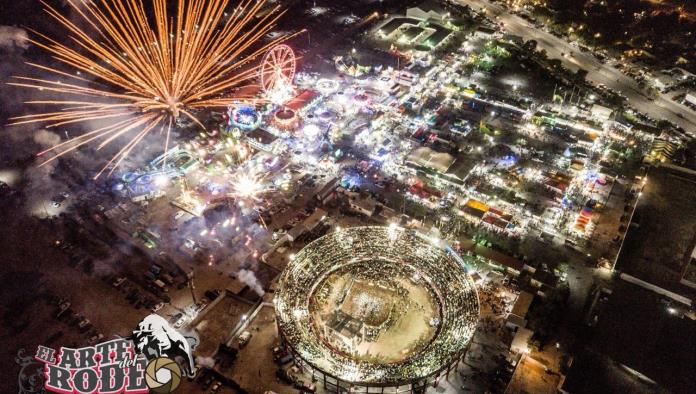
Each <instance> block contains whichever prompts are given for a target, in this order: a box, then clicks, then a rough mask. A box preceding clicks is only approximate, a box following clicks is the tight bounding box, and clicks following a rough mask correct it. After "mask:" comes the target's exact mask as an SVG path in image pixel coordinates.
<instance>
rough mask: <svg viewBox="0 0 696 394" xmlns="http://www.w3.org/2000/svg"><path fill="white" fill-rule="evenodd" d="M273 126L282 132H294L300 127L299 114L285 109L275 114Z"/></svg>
mask: <svg viewBox="0 0 696 394" xmlns="http://www.w3.org/2000/svg"><path fill="white" fill-rule="evenodd" d="M273 124H274V126H276V127H277V128H279V129H281V130H294V129H296V128H297V126H299V124H300V119H299V117H298V116H297V113H296V112H295V111H293V110H291V109H290V108H283V109H280V110H278V111H276V113H274V114H273Z"/></svg>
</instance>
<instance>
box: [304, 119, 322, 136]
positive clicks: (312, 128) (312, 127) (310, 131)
mask: <svg viewBox="0 0 696 394" xmlns="http://www.w3.org/2000/svg"><path fill="white" fill-rule="evenodd" d="M320 133H321V129H320V128H319V126H318V125H317V124H315V123H308V124H306V125H304V127H303V128H302V135H303V136H305V137H306V138H308V139H311V140H313V139H316V138H317V136H319V134H320Z"/></svg>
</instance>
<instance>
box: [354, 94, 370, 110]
mask: <svg viewBox="0 0 696 394" xmlns="http://www.w3.org/2000/svg"><path fill="white" fill-rule="evenodd" d="M353 101H354V102H355V104H357V105H358V106H360V107H364V106H366V105H367V103H368V102H369V101H370V96H368V95H367V94H366V93H358V94H356V95H355V96H353Z"/></svg>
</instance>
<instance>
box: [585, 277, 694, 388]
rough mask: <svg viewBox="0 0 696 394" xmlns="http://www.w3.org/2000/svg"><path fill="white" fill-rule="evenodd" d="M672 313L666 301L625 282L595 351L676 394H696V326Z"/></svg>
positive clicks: (603, 317)
mask: <svg viewBox="0 0 696 394" xmlns="http://www.w3.org/2000/svg"><path fill="white" fill-rule="evenodd" d="M669 310H670V309H669V304H668V303H665V302H664V299H663V298H662V297H661V296H660V295H658V294H656V293H653V292H651V291H650V290H647V289H643V288H641V287H639V286H635V285H633V284H630V283H626V282H623V281H619V283H618V284H617V286H616V287H615V288H614V289H613V292H612V294H611V296H610V297H609V301H608V302H607V303H606V304H605V305H604V306H603V309H602V311H601V313H600V315H599V320H598V323H597V326H596V333H595V335H594V338H593V340H592V344H591V347H592V348H593V349H595V350H596V351H597V352H599V353H602V354H604V355H606V356H608V357H610V358H611V359H612V360H614V361H615V362H617V363H620V364H623V365H625V366H626V367H628V368H631V369H632V370H635V371H637V372H638V373H640V374H643V375H645V376H647V377H648V378H649V379H651V380H653V381H655V382H657V384H659V385H660V386H663V387H665V388H666V389H668V390H670V391H672V392H674V393H694V392H696V380H695V379H694V371H696V351H694V349H696V321H694V320H691V319H689V318H686V317H682V316H680V315H679V314H673V313H670V312H669ZM636 327H640V329H636Z"/></svg>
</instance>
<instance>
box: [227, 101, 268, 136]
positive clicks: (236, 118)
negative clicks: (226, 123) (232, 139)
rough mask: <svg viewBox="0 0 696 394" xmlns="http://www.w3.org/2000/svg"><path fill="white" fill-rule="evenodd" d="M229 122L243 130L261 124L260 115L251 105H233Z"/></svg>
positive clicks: (251, 128)
mask: <svg viewBox="0 0 696 394" xmlns="http://www.w3.org/2000/svg"><path fill="white" fill-rule="evenodd" d="M230 122H231V123H232V125H233V126H236V127H239V128H240V129H243V130H253V129H256V128H258V127H259V125H260V124H261V116H260V115H259V113H258V112H256V110H255V109H254V108H253V107H251V106H246V105H245V106H241V107H235V108H233V109H232V111H231V116H230Z"/></svg>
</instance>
